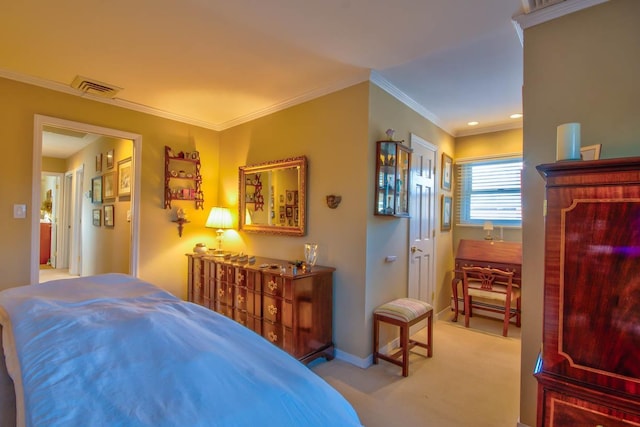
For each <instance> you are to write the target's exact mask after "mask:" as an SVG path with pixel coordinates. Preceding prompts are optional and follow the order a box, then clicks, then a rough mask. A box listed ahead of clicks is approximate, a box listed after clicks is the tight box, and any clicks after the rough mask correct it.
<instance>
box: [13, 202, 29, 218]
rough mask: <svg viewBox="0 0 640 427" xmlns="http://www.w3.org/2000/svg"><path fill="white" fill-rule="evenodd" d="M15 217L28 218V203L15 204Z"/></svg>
mask: <svg viewBox="0 0 640 427" xmlns="http://www.w3.org/2000/svg"><path fill="white" fill-rule="evenodd" d="M13 217H14V218H26V217H27V205H24V204H20V205H13Z"/></svg>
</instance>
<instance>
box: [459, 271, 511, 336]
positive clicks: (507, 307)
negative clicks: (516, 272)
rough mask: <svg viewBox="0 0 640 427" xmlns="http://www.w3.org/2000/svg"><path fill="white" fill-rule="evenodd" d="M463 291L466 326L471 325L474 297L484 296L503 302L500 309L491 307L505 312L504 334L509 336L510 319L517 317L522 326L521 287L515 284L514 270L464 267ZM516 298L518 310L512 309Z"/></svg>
mask: <svg viewBox="0 0 640 427" xmlns="http://www.w3.org/2000/svg"><path fill="white" fill-rule="evenodd" d="M462 274H463V276H462V292H463V294H464V326H465V327H466V328H468V327H469V317H471V315H472V313H471V311H472V307H473V300H472V298H473V297H482V298H486V299H490V300H494V301H499V302H501V303H502V308H500V309H489V308H486V310H490V311H493V312H496V313H503V314H504V326H503V327H502V335H503V336H505V337H506V336H507V333H508V331H509V320H510V319H511V318H512V317H515V318H516V326H520V288H519V287H517V286H513V284H512V280H513V272H510V271H503V270H498V269H495V268H485V267H462ZM514 299H515V300H516V307H517V308H516V310H512V309H511V302H512V301H513V300H514Z"/></svg>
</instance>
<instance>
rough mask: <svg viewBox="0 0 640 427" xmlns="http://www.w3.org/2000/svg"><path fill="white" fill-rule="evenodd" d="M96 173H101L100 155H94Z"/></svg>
mask: <svg viewBox="0 0 640 427" xmlns="http://www.w3.org/2000/svg"><path fill="white" fill-rule="evenodd" d="M96 172H102V153H100V154H96Z"/></svg>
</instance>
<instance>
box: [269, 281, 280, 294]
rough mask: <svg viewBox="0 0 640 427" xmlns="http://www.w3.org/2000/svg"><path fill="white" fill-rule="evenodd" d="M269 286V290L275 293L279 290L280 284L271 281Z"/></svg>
mask: <svg viewBox="0 0 640 427" xmlns="http://www.w3.org/2000/svg"><path fill="white" fill-rule="evenodd" d="M267 286H269V290H270V291H271V292H273V291H275V290H276V289H278V284H277V283H276V282H274V281H273V280H270V281H269V284H268V285H267Z"/></svg>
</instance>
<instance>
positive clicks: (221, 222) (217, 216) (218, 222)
mask: <svg viewBox="0 0 640 427" xmlns="http://www.w3.org/2000/svg"><path fill="white" fill-rule="evenodd" d="M231 224H232V222H231V212H230V211H229V209H227V208H221V207H213V208H211V211H210V212H209V217H208V218H207V223H206V224H205V226H206V227H209V228H217V229H218V230H223V229H225V228H231Z"/></svg>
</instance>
